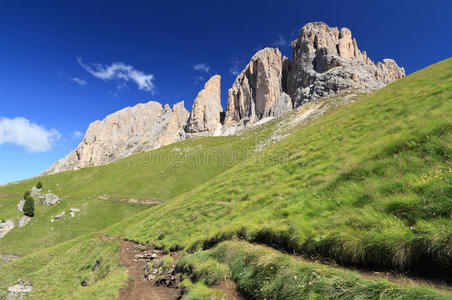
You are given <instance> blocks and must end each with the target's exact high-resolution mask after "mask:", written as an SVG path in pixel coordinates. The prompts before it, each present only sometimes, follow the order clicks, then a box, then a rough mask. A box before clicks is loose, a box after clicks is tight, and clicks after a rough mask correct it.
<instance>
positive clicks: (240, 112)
mask: <svg viewBox="0 0 452 300" xmlns="http://www.w3.org/2000/svg"><path fill="white" fill-rule="evenodd" d="M282 65H283V60H282V58H281V52H280V51H279V50H278V49H277V48H265V49H262V50H260V51H259V52H257V53H256V54H254V56H253V57H252V58H251V61H250V62H249V63H248V65H247V66H246V67H245V69H244V70H243V71H242V73H240V75H239V76H238V77H237V79H236V80H235V82H234V84H233V86H232V88H231V89H229V91H228V104H227V108H226V117H225V122H224V124H225V125H230V124H233V123H237V122H240V121H242V120H247V121H248V122H249V123H250V124H253V123H255V122H257V121H258V120H260V119H262V118H265V117H268V116H270V110H271V108H272V106H273V104H274V103H275V101H277V99H278V97H279V96H280V94H281V92H282V78H283V74H282V73H283V72H282Z"/></svg>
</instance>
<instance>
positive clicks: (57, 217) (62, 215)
mask: <svg viewBox="0 0 452 300" xmlns="http://www.w3.org/2000/svg"><path fill="white" fill-rule="evenodd" d="M65 214H66V212H65V211H63V212H60V213H59V214H57V215H56V216H55V219H61V218H62V217H64V215H65Z"/></svg>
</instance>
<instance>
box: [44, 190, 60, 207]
mask: <svg viewBox="0 0 452 300" xmlns="http://www.w3.org/2000/svg"><path fill="white" fill-rule="evenodd" d="M60 202H61V199H60V197H58V196H57V195H55V194H52V193H48V194H46V195H45V199H44V202H43V203H44V204H45V205H55V204H57V203H60Z"/></svg>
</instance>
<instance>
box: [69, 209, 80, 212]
mask: <svg viewBox="0 0 452 300" xmlns="http://www.w3.org/2000/svg"><path fill="white" fill-rule="evenodd" d="M69 211H70V212H79V211H80V208H70V209H69Z"/></svg>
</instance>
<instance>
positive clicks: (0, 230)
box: [0, 220, 14, 239]
mask: <svg viewBox="0 0 452 300" xmlns="http://www.w3.org/2000/svg"><path fill="white" fill-rule="evenodd" d="M13 228H14V222H13V220H6V221H5V222H3V223H0V239H1V238H3V237H4V236H5V235H6V234H7V233H8V232H9V231H10V230H11V229H13Z"/></svg>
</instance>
